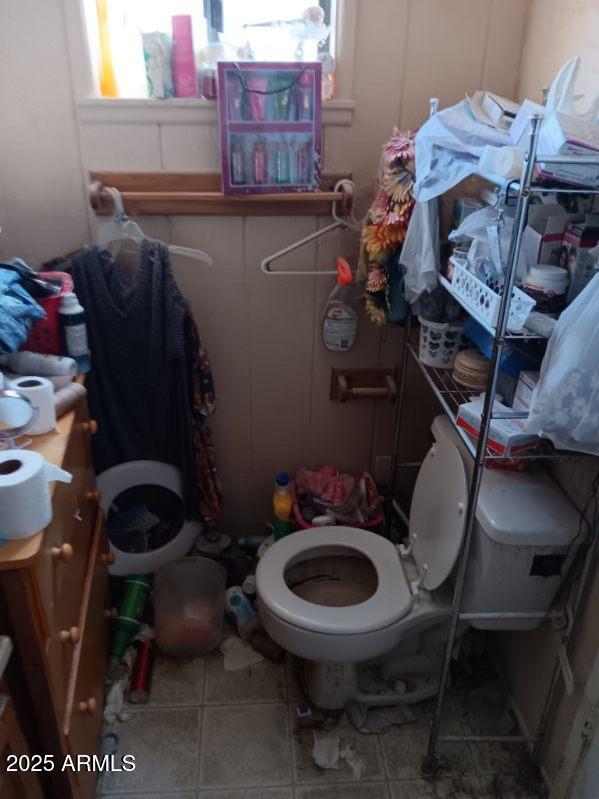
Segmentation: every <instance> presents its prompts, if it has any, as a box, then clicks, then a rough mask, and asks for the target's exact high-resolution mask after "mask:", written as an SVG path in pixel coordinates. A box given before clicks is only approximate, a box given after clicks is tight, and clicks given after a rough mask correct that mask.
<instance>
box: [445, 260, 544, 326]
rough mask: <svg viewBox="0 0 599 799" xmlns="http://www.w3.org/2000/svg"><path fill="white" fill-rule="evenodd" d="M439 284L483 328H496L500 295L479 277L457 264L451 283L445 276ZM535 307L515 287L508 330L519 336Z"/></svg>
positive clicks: (527, 297)
mask: <svg viewBox="0 0 599 799" xmlns="http://www.w3.org/2000/svg"><path fill="white" fill-rule="evenodd" d="M439 280H440V281H441V284H442V285H443V286H445V288H446V289H447V290H448V291H449V293H450V294H453V296H454V297H457V298H458V299H459V301H460V304H461V305H463V306H464V307H465V308H466V309H467V310H468V311H470V312H471V313H472V316H474V318H475V319H476V320H477V321H479V322H482V323H483V324H485V325H487V326H490V327H495V325H496V324H497V319H498V317H499V306H500V304H501V295H500V294H496V293H495V292H494V291H493V289H491V288H489V287H488V286H486V285H485V284H484V283H483V282H482V280H479V279H478V278H477V277H476V275H473V274H472V272H469V271H468V270H467V269H466V268H465V267H463V266H461V265H460V264H458V263H455V264H454V267H453V276H452V279H451V283H450V282H449V281H448V280H446V279H445V278H444V277H443V275H441V276H440V278H439ZM534 306H535V301H534V300H533V299H532V297H529V296H528V295H527V294H525V293H524V292H523V291H520V289H519V288H516V287H515V286H514V290H513V292H512V301H511V303H510V310H509V314H508V321H507V329H508V330H509V331H510V332H512V333H519V332H520V331H521V330H522V327H523V326H524V324H525V323H526V320H527V319H528V316H529V314H530V312H531V311H532V309H533V308H534Z"/></svg>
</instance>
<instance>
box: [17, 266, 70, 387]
mask: <svg viewBox="0 0 599 799" xmlns="http://www.w3.org/2000/svg"><path fill="white" fill-rule="evenodd" d="M43 277H44V279H46V280H50V279H54V280H60V283H61V289H60V294H55V295H54V296H53V297H39V298H38V299H37V302H38V303H39V305H41V306H42V308H43V309H44V311H45V312H46V315H45V317H44V318H43V319H38V321H37V322H36V323H35V324H34V325H33V327H32V328H31V332H30V333H29V338H28V339H27V341H26V342H25V345H24V347H23V349H24V350H28V351H31V352H43V353H47V354H48V355H62V354H63V352H62V344H61V340H60V323H59V318H58V309H59V308H60V298H61V297H62V296H64V295H65V294H68V293H69V292H72V291H73V279H72V278H71V276H70V275H69V274H68V273H67V272H44V273H43ZM39 374H41V375H45V374H46V373H45V372H39Z"/></svg>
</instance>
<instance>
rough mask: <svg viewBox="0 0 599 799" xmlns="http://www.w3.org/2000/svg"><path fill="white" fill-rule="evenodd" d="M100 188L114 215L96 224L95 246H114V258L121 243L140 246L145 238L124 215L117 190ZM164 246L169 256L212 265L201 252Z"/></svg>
mask: <svg viewBox="0 0 599 799" xmlns="http://www.w3.org/2000/svg"><path fill="white" fill-rule="evenodd" d="M102 188H103V190H104V191H105V192H107V193H108V194H109V195H110V196H111V198H112V202H113V207H114V213H113V215H112V217H111V218H110V219H108V220H102V221H101V222H99V223H98V235H97V238H96V244H97V246H98V247H101V248H102V249H106V248H107V247H108V246H109V245H110V244H115V245H116V249H115V250H113V253H112V254H113V256H116V255H117V253H118V250H119V247H120V243H121V242H122V241H127V240H131V241H135V242H137V243H138V244H140V243H141V242H142V241H143V239H145V238H147V236H146V234H145V233H144V232H143V230H142V229H141V227H140V226H139V225H138V224H137V222H134V221H133V220H132V219H130V218H129V217H128V216H127V214H126V213H125V208H124V206H123V198H122V197H121V193H120V192H119V191H118V189H115V188H113V187H112V186H103V187H102ZM166 246H167V247H168V251H169V253H170V254H171V255H182V256H184V257H186V258H194V259H196V260H197V261H203V262H204V263H206V264H208V265H209V266H213V265H214V261H213V260H212V258H211V257H210V256H209V255H208V254H207V253H205V252H203V251H202V250H196V249H195V248H193V247H181V246H179V245H178V244H168V245H166Z"/></svg>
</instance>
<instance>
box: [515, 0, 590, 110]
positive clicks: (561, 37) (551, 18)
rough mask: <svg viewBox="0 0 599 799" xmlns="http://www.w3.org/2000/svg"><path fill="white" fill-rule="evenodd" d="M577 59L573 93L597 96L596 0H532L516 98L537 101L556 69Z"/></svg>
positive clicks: (582, 103)
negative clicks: (577, 67)
mask: <svg viewBox="0 0 599 799" xmlns="http://www.w3.org/2000/svg"><path fill="white" fill-rule="evenodd" d="M574 55H579V56H580V57H581V69H580V74H579V81H578V86H577V91H578V92H580V93H581V94H585V95H587V100H586V101H584V100H583V101H581V110H582V109H583V108H584V107H585V106H586V105H587V104H588V102H589V101H590V99H592V98H593V97H595V96H596V95H597V93H599V3H597V2H596V0H532V3H531V5H530V17H529V24H528V30H527V36H526V40H525V45H524V51H523V57H522V69H521V72H520V81H519V86H518V95H519V97H522V98H524V97H529V98H530V99H531V100H539V99H540V98H541V92H542V88H543V86H549V85H550V84H551V81H552V80H553V78H554V77H555V74H556V73H557V71H558V70H559V68H560V67H561V66H562V65H563V64H564V63H565V62H566V61H567V60H568V59H569V58H571V57H572V56H574Z"/></svg>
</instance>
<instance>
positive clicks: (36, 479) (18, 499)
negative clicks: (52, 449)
mask: <svg viewBox="0 0 599 799" xmlns="http://www.w3.org/2000/svg"><path fill="white" fill-rule="evenodd" d="M71 479H72V475H70V474H69V473H68V472H65V471H64V470H63V469H59V468H58V466H54V464H52V463H47V462H46V461H45V460H44V459H43V458H42V456H41V455H40V454H39V452H31V451H29V450H24V449H7V450H4V451H3V452H0V538H5V539H12V538H27V537H29V536H31V535H35V534H36V533H39V531H40V530H43V529H44V527H46V525H48V524H49V523H50V521H51V519H52V502H51V499H50V489H49V488H48V483H49V482H50V481H51V480H59V481H60V482H62V483H70V482H71Z"/></svg>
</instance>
